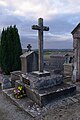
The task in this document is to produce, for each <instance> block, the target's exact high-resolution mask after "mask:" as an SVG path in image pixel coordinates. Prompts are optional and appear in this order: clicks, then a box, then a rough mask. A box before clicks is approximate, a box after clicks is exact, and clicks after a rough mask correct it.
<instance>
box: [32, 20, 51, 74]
mask: <svg viewBox="0 0 80 120" xmlns="http://www.w3.org/2000/svg"><path fill="white" fill-rule="evenodd" d="M32 29H34V30H38V47H39V72H43V31H49V27H46V26H43V19H42V18H39V19H38V25H33V26H32Z"/></svg>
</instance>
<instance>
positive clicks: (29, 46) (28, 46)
mask: <svg viewBox="0 0 80 120" xmlns="http://www.w3.org/2000/svg"><path fill="white" fill-rule="evenodd" d="M27 48H28V50H27V52H29V51H31V48H32V46H31V45H30V44H28V45H27Z"/></svg>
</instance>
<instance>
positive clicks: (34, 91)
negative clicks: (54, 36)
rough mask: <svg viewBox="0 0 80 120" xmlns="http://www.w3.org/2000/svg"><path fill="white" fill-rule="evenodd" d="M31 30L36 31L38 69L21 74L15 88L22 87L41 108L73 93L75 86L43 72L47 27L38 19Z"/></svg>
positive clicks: (59, 77)
mask: <svg viewBox="0 0 80 120" xmlns="http://www.w3.org/2000/svg"><path fill="white" fill-rule="evenodd" d="M32 29H34V30H38V44H39V45H38V48H39V58H38V64H39V69H38V70H37V71H35V70H34V71H32V72H29V73H28V72H27V73H26V74H23V75H22V79H21V81H17V82H16V87H17V85H24V86H25V89H26V94H27V96H28V97H29V98H30V99H32V100H33V101H34V102H36V103H37V104H39V105H40V106H43V105H45V104H47V103H48V102H49V101H51V100H54V99H56V98H59V97H61V96H62V95H67V94H71V93H74V92H75V90H76V86H74V85H69V84H65V83H63V75H60V74H53V75H51V74H50V73H49V72H48V71H45V70H44V66H43V31H48V30H49V27H45V26H43V19H42V18H39V19H38V25H33V26H32ZM30 52H31V51H30ZM30 52H29V53H30ZM29 61H30V60H29Z"/></svg>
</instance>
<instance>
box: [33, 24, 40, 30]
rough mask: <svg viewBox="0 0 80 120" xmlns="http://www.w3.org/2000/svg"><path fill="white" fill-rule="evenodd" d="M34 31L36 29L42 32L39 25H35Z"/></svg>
mask: <svg viewBox="0 0 80 120" xmlns="http://www.w3.org/2000/svg"><path fill="white" fill-rule="evenodd" d="M32 29H34V30H40V27H39V26H38V25H33V26H32Z"/></svg>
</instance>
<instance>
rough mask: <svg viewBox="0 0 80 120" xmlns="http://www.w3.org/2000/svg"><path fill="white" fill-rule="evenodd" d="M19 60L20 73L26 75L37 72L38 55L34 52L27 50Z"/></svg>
mask: <svg viewBox="0 0 80 120" xmlns="http://www.w3.org/2000/svg"><path fill="white" fill-rule="evenodd" d="M20 58H21V71H22V73H24V74H26V73H28V72H32V71H36V70H38V54H37V53H36V52H34V51H29V50H28V51H27V52H25V53H24V54H23V55H21V56H20Z"/></svg>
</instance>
